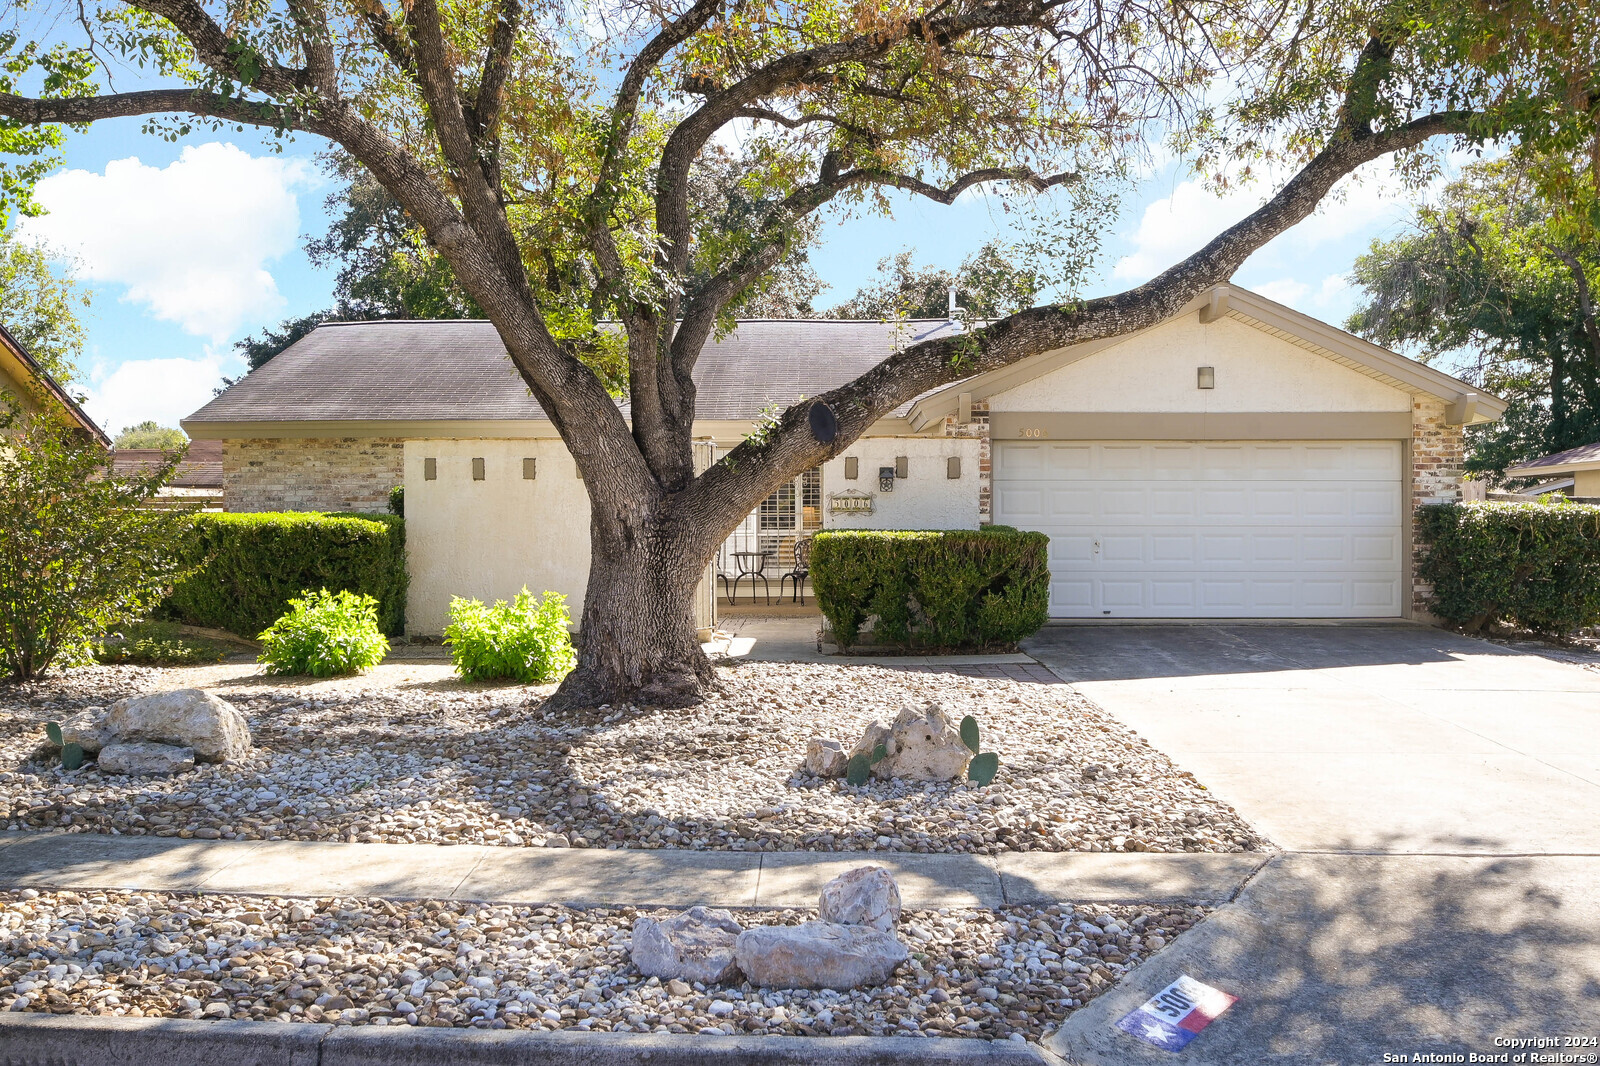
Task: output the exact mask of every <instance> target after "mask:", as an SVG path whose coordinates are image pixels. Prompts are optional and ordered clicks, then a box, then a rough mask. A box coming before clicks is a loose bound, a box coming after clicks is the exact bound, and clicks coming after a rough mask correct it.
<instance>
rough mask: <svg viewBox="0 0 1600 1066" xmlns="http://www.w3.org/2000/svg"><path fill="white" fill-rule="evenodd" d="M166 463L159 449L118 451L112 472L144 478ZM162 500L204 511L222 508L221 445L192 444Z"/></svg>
mask: <svg viewBox="0 0 1600 1066" xmlns="http://www.w3.org/2000/svg"><path fill="white" fill-rule="evenodd" d="M166 461H167V454H166V452H164V451H162V450H161V449H160V448H118V449H116V450H115V451H114V452H112V453H111V468H112V469H113V470H115V471H116V472H117V473H119V474H143V473H148V472H149V471H151V470H154V469H155V468H156V467H158V466H160V465H161V464H162V463H164V462H166ZM161 497H162V498H163V499H168V500H177V501H181V502H184V503H199V504H201V505H202V506H203V507H204V508H205V509H207V510H215V509H220V507H221V506H222V442H221V441H220V440H195V441H190V442H189V450H188V451H187V452H186V453H185V454H184V457H183V461H182V462H181V463H179V464H178V469H177V470H176V471H174V473H173V475H172V480H170V481H168V482H167V484H166V485H165V486H164V487H163V488H162V489H161Z"/></svg>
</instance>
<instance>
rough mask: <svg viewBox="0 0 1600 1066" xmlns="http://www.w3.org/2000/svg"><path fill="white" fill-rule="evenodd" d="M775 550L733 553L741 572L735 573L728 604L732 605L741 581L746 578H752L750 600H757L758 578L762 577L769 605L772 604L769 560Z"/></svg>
mask: <svg viewBox="0 0 1600 1066" xmlns="http://www.w3.org/2000/svg"><path fill="white" fill-rule="evenodd" d="M775 554H777V553H775V552H763V551H742V552H734V553H733V561H734V563H735V565H737V566H738V567H739V572H738V573H736V574H734V575H733V587H732V590H731V591H730V592H729V593H728V606H729V607H732V606H733V605H734V601H735V600H736V599H737V598H738V595H739V582H740V581H742V580H744V579H745V578H747V577H748V578H749V579H750V602H751V603H755V602H756V578H758V577H759V578H760V579H761V584H762V586H763V587H764V588H765V589H766V592H767V606H768V607H771V606H772V582H770V581H768V580H767V572H766V571H767V560H769V559H771V558H772V557H773V556H774V555H775Z"/></svg>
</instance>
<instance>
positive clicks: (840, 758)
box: [805, 737, 850, 777]
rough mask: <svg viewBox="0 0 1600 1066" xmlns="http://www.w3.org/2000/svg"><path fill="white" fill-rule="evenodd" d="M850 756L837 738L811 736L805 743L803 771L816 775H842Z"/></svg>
mask: <svg viewBox="0 0 1600 1066" xmlns="http://www.w3.org/2000/svg"><path fill="white" fill-rule="evenodd" d="M849 760H850V756H848V755H846V754H845V750H844V745H843V744H840V743H839V742H838V741H837V740H828V739H825V738H823V737H812V738H811V742H810V743H808V744H807V745H806V762H805V771H806V773H808V774H813V775H815V776H817V777H843V776H844V769H845V763H847V762H849Z"/></svg>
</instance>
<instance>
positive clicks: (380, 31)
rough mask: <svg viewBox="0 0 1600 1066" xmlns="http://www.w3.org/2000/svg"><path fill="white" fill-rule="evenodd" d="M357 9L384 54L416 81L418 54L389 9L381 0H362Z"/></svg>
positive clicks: (402, 71)
mask: <svg viewBox="0 0 1600 1066" xmlns="http://www.w3.org/2000/svg"><path fill="white" fill-rule="evenodd" d="M357 10H358V11H359V13H360V15H361V21H362V23H363V24H364V25H365V26H366V27H367V32H368V33H370V34H372V39H373V40H375V41H377V42H378V47H379V48H382V49H383V53H384V55H386V56H388V57H389V62H391V63H393V64H394V65H395V67H397V68H398V69H399V70H400V72H401V73H403V74H405V75H407V76H408V77H410V78H411V80H412V82H413V83H415V82H416V78H417V56H416V52H415V51H414V50H413V49H412V47H411V43H410V42H409V41H407V40H406V38H405V35H404V34H402V33H401V32H400V27H398V26H396V25H395V24H394V20H393V19H391V18H390V17H389V11H388V9H387V8H385V7H384V6H383V3H382V2H381V0H360V2H359V3H358V5H357Z"/></svg>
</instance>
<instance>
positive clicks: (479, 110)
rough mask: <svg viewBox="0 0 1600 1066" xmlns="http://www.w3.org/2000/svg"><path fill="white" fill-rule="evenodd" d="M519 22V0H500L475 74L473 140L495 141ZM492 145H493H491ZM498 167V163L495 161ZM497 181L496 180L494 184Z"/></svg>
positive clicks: (520, 14)
mask: <svg viewBox="0 0 1600 1066" xmlns="http://www.w3.org/2000/svg"><path fill="white" fill-rule="evenodd" d="M521 23H522V0H502V2H501V4H500V11H499V14H498V16H497V17H496V18H495V23H494V33H493V35H492V36H491V37H490V40H489V47H488V50H487V51H486V52H485V53H484V56H483V67H482V71H481V73H480V74H479V76H478V96H477V99H476V100H474V101H473V104H472V111H471V114H470V115H469V116H468V118H469V119H470V120H471V123H472V136H473V139H474V140H476V141H480V142H482V141H494V140H496V139H497V133H496V130H497V129H498V127H499V125H500V110H501V108H502V107H503V106H504V104H505V89H506V78H507V77H508V76H509V75H510V73H511V51H512V49H513V47H515V45H516V43H517V29H518V27H519V26H520V25H521ZM491 147H493V146H491ZM495 169H496V171H498V169H499V167H498V163H497V164H496V168H495ZM498 184H499V182H498V181H496V185H498Z"/></svg>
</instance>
